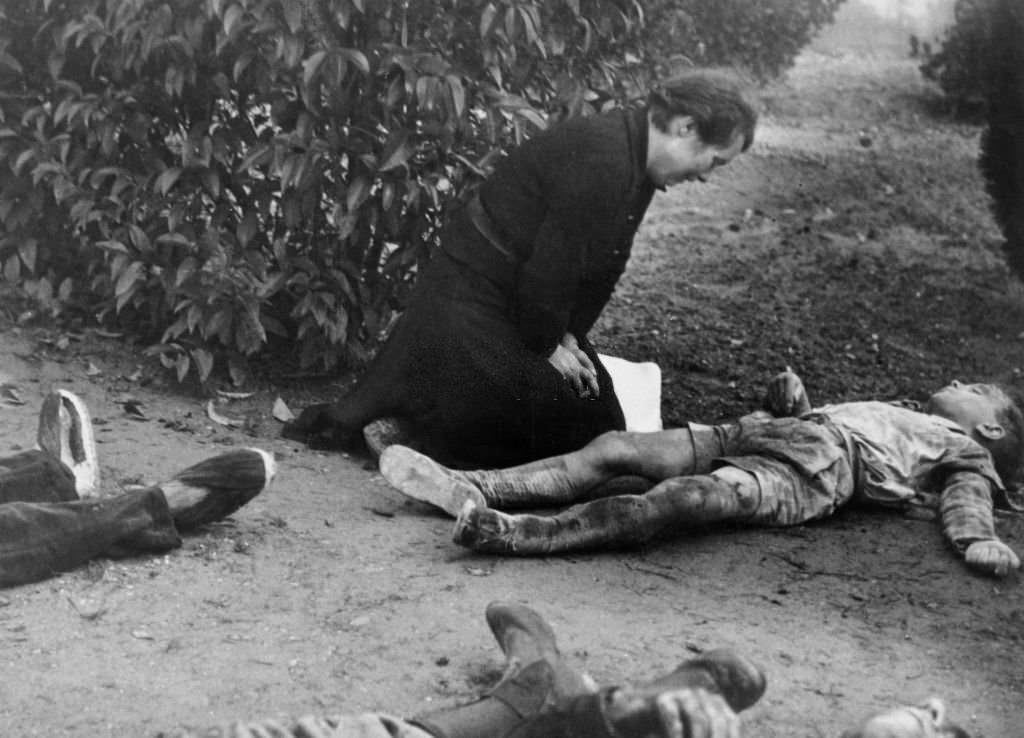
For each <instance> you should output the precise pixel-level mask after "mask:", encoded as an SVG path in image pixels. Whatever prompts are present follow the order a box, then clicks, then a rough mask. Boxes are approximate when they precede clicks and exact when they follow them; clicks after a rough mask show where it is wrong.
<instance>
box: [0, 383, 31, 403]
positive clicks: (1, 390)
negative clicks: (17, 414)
mask: <svg viewBox="0 0 1024 738" xmlns="http://www.w3.org/2000/svg"><path fill="white" fill-rule="evenodd" d="M0 399H2V400H3V401H4V402H6V403H7V404H8V405H24V404H25V401H24V400H23V399H21V395H20V394H19V391H18V388H17V387H16V386H15V385H13V384H0Z"/></svg>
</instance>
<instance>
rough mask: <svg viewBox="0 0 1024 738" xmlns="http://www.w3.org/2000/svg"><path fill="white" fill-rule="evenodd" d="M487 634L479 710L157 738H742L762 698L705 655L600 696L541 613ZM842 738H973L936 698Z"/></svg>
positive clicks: (727, 659)
mask: <svg viewBox="0 0 1024 738" xmlns="http://www.w3.org/2000/svg"><path fill="white" fill-rule="evenodd" d="M486 617H487V624H488V625H489V626H490V628H491V632H492V633H493V634H494V637H495V638H496V639H497V641H498V645H499V646H501V650H502V651H503V652H504V654H505V671H504V674H503V676H502V678H501V680H500V681H499V682H498V683H497V684H496V685H495V686H494V688H493V689H491V690H490V691H489V692H488V693H487V695H486V696H484V697H483V698H481V699H480V700H478V701H476V702H472V703H469V704H466V705H460V706H457V707H453V708H448V709H444V710H438V711H435V712H432V713H429V714H425V715H419V716H418V717H415V718H413V719H412V720H404V719H401V718H397V717H393V716H391V715H388V714H385V713H379V712H372V713H364V714H362V715H336V716H331V717H320V716H307V717H304V718H299V719H297V720H289V721H287V722H280V721H276V720H259V721H255V722H236V723H233V724H231V725H226V726H219V727H216V728H212V729H204V730H200V731H197V732H193V731H192V730H190V729H188V728H184V729H181V730H177V731H174V732H172V733H170V734H166V733H161V734H160V736H158V738H165V736H166V738H200V737H201V736H218V738H268V737H269V736H275V737H278V738H299V737H300V736H301V737H302V738H583V737H586V738H740V735H741V734H742V733H743V730H742V725H741V723H740V718H739V715H738V714H737V713H739V712H741V711H743V710H746V709H747V708H748V707H751V706H752V705H754V704H755V703H756V702H757V701H758V700H759V699H760V698H761V695H762V694H764V691H765V686H766V681H765V676H764V673H763V672H762V671H761V669H760V668H759V667H757V666H756V665H755V664H753V663H752V662H751V661H749V660H747V659H746V658H744V657H742V656H740V655H738V654H736V653H734V652H733V651H731V650H729V649H716V650H713V651H707V652H705V653H703V654H701V655H700V656H699V657H696V658H690V659H687V660H686V661H684V662H683V663H682V664H680V665H679V667H678V668H676V669H675V670H674V671H672V672H670V673H668V674H666V675H664V676H662V677H660V678H658V679H655V680H654V681H651V682H647V683H645V684H626V685H621V686H613V687H603V688H598V686H597V685H596V684H595V683H594V681H593V679H591V678H590V677H589V675H587V674H585V673H582V672H580V671H577V670H576V669H575V668H573V667H572V666H571V665H570V664H569V663H568V662H567V660H566V659H565V658H563V656H562V654H561V653H560V652H559V650H558V645H557V643H556V641H555V634H554V631H553V630H552V629H551V626H550V625H549V624H548V622H547V621H546V620H545V619H544V618H543V617H542V616H541V615H540V614H539V613H537V612H536V611H535V610H533V609H531V608H529V607H527V606H526V605H522V604H519V603H515V602H492V603H490V604H489V605H488V606H487V610H486ZM843 738H967V734H966V733H965V732H963V731H962V730H961V729H960V728H959V727H958V726H957V725H956V724H955V723H952V722H949V721H947V720H946V718H945V707H944V706H943V704H942V702H941V701H940V700H938V699H935V698H932V699H930V700H929V701H928V703H927V704H926V705H924V706H922V707H898V708H896V709H894V710H890V711H888V712H886V713H883V714H880V715H877V716H875V717H873V718H871V719H870V720H868V721H867V722H865V723H864V724H863V725H862V726H861V727H860V728H858V729H855V730H852V731H848V732H846V733H844V734H843Z"/></svg>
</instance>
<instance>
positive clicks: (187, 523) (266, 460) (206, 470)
mask: <svg viewBox="0 0 1024 738" xmlns="http://www.w3.org/2000/svg"><path fill="white" fill-rule="evenodd" d="M276 471H277V465H276V464H275V463H274V456H273V454H270V453H268V452H266V451H263V450H261V449H258V448H246V449H241V450H238V451H229V452H227V453H224V454H221V455H220V456H214V457H212V458H209V459H206V460H204V461H200V462H199V463H198V464H195V465H194V466H190V467H189V468H188V469H186V470H185V471H183V472H179V473H178V474H175V475H174V477H173V478H172V479H171V480H170V481H169V482H164V483H163V484H160V485H159V487H160V489H162V490H163V492H164V497H166V498H167V505H168V507H170V509H171V515H172V516H173V518H174V524H175V526H176V527H177V528H178V529H179V530H188V529H190V528H198V527H200V526H202V525H206V524H208V523H213V522H215V521H217V520H221V519H222V518H225V517H227V516H228V515H230V514H231V513H233V512H234V511H235V510H237V509H238V508H240V507H242V505H244V504H245V503H247V502H248V501H249V500H251V499H252V498H254V497H255V496H256V495H258V494H259V493H260V492H262V491H263V490H265V489H266V488H267V485H269V484H270V481H271V480H272V479H273V478H274V474H275V473H276Z"/></svg>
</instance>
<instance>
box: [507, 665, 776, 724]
mask: <svg viewBox="0 0 1024 738" xmlns="http://www.w3.org/2000/svg"><path fill="white" fill-rule="evenodd" d="M681 690H689V691H691V694H690V696H691V697H695V696H698V695H699V692H698V690H703V691H704V692H707V693H711V694H714V695H718V696H720V697H721V698H722V700H724V702H725V705H726V706H727V708H726V707H723V706H721V701H722V700H720V701H719V702H718V705H717V709H718V710H719V711H720V712H724V713H728V714H729V717H730V718H732V717H733V715H732V713H735V712H739V711H741V710H744V709H746V708H748V707H750V706H751V705H753V704H754V703H755V702H757V700H759V699H760V698H761V695H763V694H764V690H765V678H764V674H763V673H762V672H761V670H760V669H759V668H757V667H756V666H754V665H753V664H752V663H750V662H749V661H747V660H746V659H744V658H742V657H740V656H738V655H736V654H735V653H733V652H732V651H729V650H726V649H720V650H715V651H709V652H708V653H706V654H705V655H704V656H702V657H701V658H698V659H692V660H689V661H685V662H683V663H682V664H681V665H680V666H679V668H677V669H676V670H675V671H673V672H672V673H670V674H668V675H666V676H663V677H660V678H659V679H656V680H654V681H652V682H649V683H647V684H640V685H635V686H624V687H610V688H606V689H602V690H601V691H600V692H598V693H596V694H589V695H583V696H580V697H575V698H573V699H570V700H567V701H564V702H562V703H560V704H559V705H558V706H557V707H556V708H554V709H552V710H548V711H546V712H543V713H541V714H539V715H537V716H536V717H534V718H532V719H530V720H527V721H524V722H523V723H521V724H520V725H519V727H518V728H517V729H516V730H515V731H514V732H513V733H512V734H510V736H509V738H643V737H644V736H649V735H656V734H659V733H661V732H662V731H661V729H660V726H661V719H660V713H659V709H658V704H657V698H658V697H659V696H661V695H665V694H667V693H671V692H677V691H681ZM695 703H697V704H702V705H704V706H706V707H707V708H708V709H714V708H715V707H716V705H714V704H713V703H709V702H706V701H700V700H699V698H698V700H696V701H695ZM682 717H683V720H684V721H685V720H686V717H687V716H682Z"/></svg>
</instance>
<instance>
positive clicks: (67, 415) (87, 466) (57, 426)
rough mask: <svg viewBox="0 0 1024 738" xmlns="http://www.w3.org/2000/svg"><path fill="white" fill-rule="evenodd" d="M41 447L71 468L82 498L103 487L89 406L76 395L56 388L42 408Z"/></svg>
mask: <svg viewBox="0 0 1024 738" xmlns="http://www.w3.org/2000/svg"><path fill="white" fill-rule="evenodd" d="M36 439H37V441H38V444H39V448H40V449H42V450H43V451H45V452H46V453H47V454H49V455H50V456H52V457H53V458H55V459H58V460H60V462H61V463H62V464H64V466H66V467H67V468H68V469H70V470H71V473H72V474H73V475H74V477H75V491H76V492H78V496H79V497H81V498H83V499H84V498H87V497H95V496H97V495H98V494H99V488H100V465H99V460H98V459H97V457H96V436H95V434H94V432H93V428H92V419H91V418H90V417H89V408H87V407H86V406H85V403H84V402H83V401H82V399H81V398H80V397H78V396H77V395H75V394H73V393H71V392H68V391H67V390H62V389H59V390H54V391H53V392H51V393H50V394H49V395H47V396H46V399H45V400H43V407H42V409H41V410H40V411H39V430H38V432H37V436H36Z"/></svg>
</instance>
